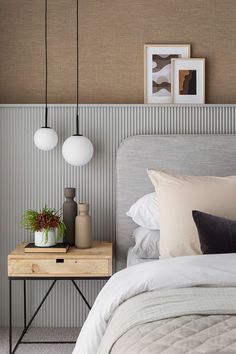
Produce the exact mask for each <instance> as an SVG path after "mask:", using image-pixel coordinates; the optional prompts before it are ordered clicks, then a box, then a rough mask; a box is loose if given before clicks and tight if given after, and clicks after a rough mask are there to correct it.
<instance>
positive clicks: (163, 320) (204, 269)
mask: <svg viewBox="0 0 236 354" xmlns="http://www.w3.org/2000/svg"><path fill="white" fill-rule="evenodd" d="M193 156H194V159H193ZM235 156H236V137H235V136H234V135H223V136H219V135H217V136H213V135H212V136H206V135H205V136H136V137H132V138H129V139H127V140H126V141H125V142H124V143H123V144H122V146H121V147H120V149H119V152H118V157H117V195H116V198H117V210H116V215H117V220H116V222H117V231H116V249H115V251H116V273H115V274H114V275H113V277H112V278H111V279H110V280H109V281H108V283H107V284H106V285H105V286H104V288H103V289H102V290H101V292H100V294H99V295H98V297H97V299H96V301H95V303H94V306H93V308H92V310H91V311H90V313H89V316H88V318H87V320H86V322H85V324H84V326H83V328H82V330H81V333H80V336H79V338H78V340H77V344H76V347H75V349H74V352H73V353H74V354H80V353H81V354H96V353H99V354H108V353H111V354H118V353H119V354H122V353H131V354H136V353H142V354H146V353H153V354H154V353H165V354H171V353H175V354H183V353H196V354H197V353H221V354H223V353H228V354H229V353H236V316H235V315H236V271H235V269H236V256H235V254H234V253H231V254H222V255H219V254H217V255H216V254H212V255H198V256H188V257H176V258H171V259H164V260H161V261H159V260H155V261H151V262H145V263H141V264H137V265H135V266H132V267H129V268H126V261H127V253H128V250H129V248H130V246H131V238H130V235H131V234H132V232H133V230H134V228H135V224H134V223H133V222H132V220H130V219H129V218H127V217H126V214H125V212H126V211H127V210H128V208H129V207H130V205H131V204H132V203H134V202H135V201H136V200H137V199H138V198H139V197H141V196H142V195H143V194H145V193H150V192H152V191H153V186H152V184H151V182H150V181H149V179H148V177H147V174H146V169H147V168H148V167H152V168H158V169H163V170H168V171H170V172H175V173H178V174H191V175H212V176H227V175H235V174H236V164H235Z"/></svg>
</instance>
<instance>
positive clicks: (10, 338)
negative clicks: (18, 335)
mask: <svg viewBox="0 0 236 354" xmlns="http://www.w3.org/2000/svg"><path fill="white" fill-rule="evenodd" d="M11 285H12V284H11V279H9V353H10V354H11V351H12V308H11V307H12V298H11V297H12V289H11Z"/></svg>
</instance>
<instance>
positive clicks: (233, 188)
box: [148, 170, 236, 258]
mask: <svg viewBox="0 0 236 354" xmlns="http://www.w3.org/2000/svg"><path fill="white" fill-rule="evenodd" d="M148 175H149V177H150V179H151V181H152V183H153V185H154V187H155V189H156V191H158V198H159V204H160V223H161V237H160V258H168V257H177V256H188V255H194V254H201V253H202V252H204V253H212V251H214V250H215V251H217V252H216V253H225V252H226V250H230V249H232V252H234V250H235V249H236V247H235V246H236V243H234V242H233V241H232V240H231V243H230V245H228V246H226V245H225V246H224V247H223V244H224V243H226V242H228V241H229V240H230V238H231V239H232V237H233V236H232V235H234V234H235V235H236V232H235V231H236V230H235V229H234V228H235V225H234V221H232V220H235V219H236V176H229V177H213V176H187V175H186V176H181V175H174V174H169V173H166V172H163V171H156V170H148ZM194 210H200V211H201V213H199V212H194V213H193V211H194ZM202 212H203V214H202ZM192 213H193V216H192ZM207 214H208V215H207ZM209 214H211V215H210V216H209ZM212 214H213V215H217V216H218V215H219V216H220V217H221V219H220V220H219V219H216V218H215V217H213V216H212ZM158 215H159V214H158ZM193 217H194V220H195V222H196V225H197V227H196V225H195V223H194V221H193ZM222 218H223V219H222ZM228 219H230V220H228ZM212 223H216V225H215V227H214V225H212ZM229 225H231V227H230V226H229ZM216 230H217V232H216ZM198 231H199V235H198ZM199 238H200V240H199ZM209 240H211V242H212V243H213V244H214V242H215V243H217V245H215V246H214V245H211V247H209V246H208V245H207V244H206V243H209ZM220 241H221V245H220ZM204 243H205V244H204ZM213 246H214V247H213Z"/></svg>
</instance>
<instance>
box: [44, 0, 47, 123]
mask: <svg viewBox="0 0 236 354" xmlns="http://www.w3.org/2000/svg"><path fill="white" fill-rule="evenodd" d="M44 128H48V1H47V0H45V125H44Z"/></svg>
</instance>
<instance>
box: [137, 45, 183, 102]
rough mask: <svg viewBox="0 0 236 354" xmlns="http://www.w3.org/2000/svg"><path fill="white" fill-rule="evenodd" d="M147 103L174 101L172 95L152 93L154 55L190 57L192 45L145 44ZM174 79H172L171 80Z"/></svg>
mask: <svg viewBox="0 0 236 354" xmlns="http://www.w3.org/2000/svg"><path fill="white" fill-rule="evenodd" d="M144 50H145V53H144V54H145V64H144V65H145V70H144V71H145V78H144V80H145V99H144V100H145V103H163V104H166V103H172V95H171V94H170V96H169V97H157V96H153V94H152V56H153V55H154V54H158V55H165V54H167V55H170V54H177V55H180V56H181V58H183V59H188V58H189V57H190V45H188V44H181V45H145V47H144ZM171 81H172V80H171Z"/></svg>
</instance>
